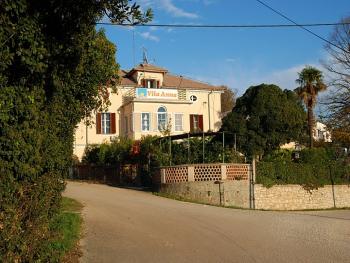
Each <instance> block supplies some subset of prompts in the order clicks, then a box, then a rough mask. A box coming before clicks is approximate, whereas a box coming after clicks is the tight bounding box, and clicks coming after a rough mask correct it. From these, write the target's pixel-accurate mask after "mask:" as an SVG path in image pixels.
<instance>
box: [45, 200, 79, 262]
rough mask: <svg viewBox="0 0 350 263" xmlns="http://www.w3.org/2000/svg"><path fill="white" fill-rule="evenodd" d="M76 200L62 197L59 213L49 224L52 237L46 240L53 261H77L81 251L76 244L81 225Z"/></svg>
mask: <svg viewBox="0 0 350 263" xmlns="http://www.w3.org/2000/svg"><path fill="white" fill-rule="evenodd" d="M82 207H83V205H82V204H81V203H79V202H78V201H76V200H74V199H71V198H68V197H63V198H62V203H61V210H60V213H59V214H58V215H57V216H56V217H55V218H54V220H53V221H52V223H51V225H50V231H51V233H53V239H52V240H51V241H50V242H48V246H49V251H51V255H52V259H53V258H55V260H53V261H56V260H57V261H58V262H78V261H79V257H80V256H81V252H80V249H79V246H78V241H79V239H80V232H81V227H82V221H83V220H82V217H81V214H80V212H81V209H82Z"/></svg>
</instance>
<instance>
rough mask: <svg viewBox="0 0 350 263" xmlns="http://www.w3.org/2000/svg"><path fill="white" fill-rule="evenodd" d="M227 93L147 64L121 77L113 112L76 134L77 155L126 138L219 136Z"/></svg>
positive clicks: (113, 97)
mask: <svg viewBox="0 0 350 263" xmlns="http://www.w3.org/2000/svg"><path fill="white" fill-rule="evenodd" d="M221 93H222V89H221V88H219V87H216V86H211V85H208V84H206V83H201V82H197V81H193V80H189V79H185V78H183V77H181V76H174V75H170V74H168V72H167V70H165V69H162V68H159V67H156V66H153V65H149V64H146V65H144V64H141V65H140V66H138V67H137V68H134V69H132V70H131V71H129V72H125V71H124V72H121V83H120V85H119V86H118V87H117V92H115V93H113V92H110V102H111V105H110V106H109V108H108V110H107V112H104V113H99V112H95V113H92V116H91V118H92V120H93V124H92V125H90V126H87V125H85V122H84V121H82V122H81V123H80V124H79V125H78V126H77V128H76V133H75V142H74V154H75V155H76V156H77V157H79V158H81V157H82V156H83V154H84V150H85V148H86V146H87V145H89V144H101V143H103V142H109V141H110V140H111V139H112V138H113V137H116V136H125V137H128V138H131V139H134V140H139V139H141V137H142V136H147V135H158V136H162V135H163V134H164V129H166V130H168V131H169V132H170V134H171V135H177V134H184V133H194V132H202V131H203V132H206V131H217V130H219V128H220V127H221V118H220V116H221V114H220V113H221V100H220V97H221Z"/></svg>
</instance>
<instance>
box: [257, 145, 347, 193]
mask: <svg viewBox="0 0 350 263" xmlns="http://www.w3.org/2000/svg"><path fill="white" fill-rule="evenodd" d="M299 154H300V158H299V159H297V160H292V158H291V152H290V154H288V151H279V152H278V153H275V154H273V155H270V156H268V157H267V158H266V159H265V160H263V161H261V162H258V163H257V178H256V181H257V183H258V184H263V185H264V186H266V187H270V186H272V185H275V184H280V185H281V184H282V185H283V184H299V185H302V186H304V187H305V188H309V189H313V188H318V187H322V186H324V185H330V184H350V166H349V163H348V162H347V158H346V157H344V156H342V157H341V158H340V156H337V154H336V151H334V150H332V149H325V148H316V149H305V150H302V151H301V152H300V153H299Z"/></svg>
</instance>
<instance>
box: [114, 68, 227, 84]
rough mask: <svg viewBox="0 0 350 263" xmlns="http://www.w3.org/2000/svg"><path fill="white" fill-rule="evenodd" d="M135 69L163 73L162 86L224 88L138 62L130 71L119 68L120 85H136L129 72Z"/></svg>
mask: <svg viewBox="0 0 350 263" xmlns="http://www.w3.org/2000/svg"><path fill="white" fill-rule="evenodd" d="M135 71H148V72H159V73H164V80H163V86H162V87H164V88H183V89H205V90H224V89H223V88H222V87H218V86H213V85H210V84H208V83H204V82H201V81H196V80H192V79H188V78H184V77H182V76H176V75H172V74H168V71H167V70H166V69H164V68H161V67H157V66H154V65H151V64H140V65H138V66H137V67H135V68H133V69H131V70H130V71H125V70H120V71H119V76H120V85H122V86H137V82H136V81H135V80H134V79H133V78H132V77H131V74H132V73H133V72H135Z"/></svg>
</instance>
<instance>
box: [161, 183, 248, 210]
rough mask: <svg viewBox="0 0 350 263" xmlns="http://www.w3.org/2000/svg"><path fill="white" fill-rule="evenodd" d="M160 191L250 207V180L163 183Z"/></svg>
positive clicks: (192, 199) (195, 199)
mask: <svg viewBox="0 0 350 263" xmlns="http://www.w3.org/2000/svg"><path fill="white" fill-rule="evenodd" d="M159 192H160V193H164V194H167V195H170V196H175V197H178V198H184V199H186V200H189V201H194V202H201V203H206V204H212V205H224V206H235V207H243V208H249V181H248V180H235V181H230V180H224V181H222V182H221V183H220V184H218V183H215V182H213V181H207V182H200V181H199V182H180V183H172V184H162V185H161V186H160V190H159Z"/></svg>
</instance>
